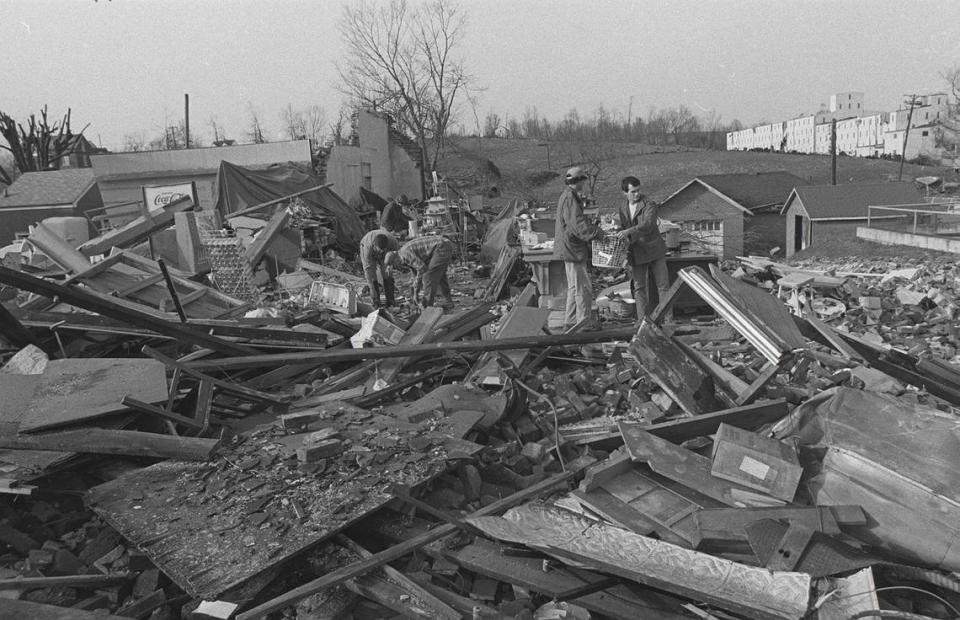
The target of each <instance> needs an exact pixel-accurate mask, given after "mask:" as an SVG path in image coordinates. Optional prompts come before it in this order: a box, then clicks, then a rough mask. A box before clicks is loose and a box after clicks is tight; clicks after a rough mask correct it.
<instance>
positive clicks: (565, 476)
mask: <svg viewBox="0 0 960 620" xmlns="http://www.w3.org/2000/svg"><path fill="white" fill-rule="evenodd" d="M572 477H573V474H572V473H569V472H565V473H560V474H555V475H553V476H551V477H549V478H547V479H545V480H542V481H540V482H538V483H536V484H533V485H531V486H529V487H527V488H526V489H523V490H522V491H517V492H516V493H514V494H513V495H510V496H508V497H505V498H503V499H501V500H498V501H496V502H494V503H492V504H489V505H487V506H484V507H483V508H481V509H480V510H478V511H476V512H475V513H473V516H485V515H493V514H497V513H499V512H502V511H503V510H506V509H507V508H509V507H510V506H514V505H516V504H518V503H520V502H524V501H527V500H528V499H532V498H535V497H537V496H539V495H540V494H541V493H544V492H546V491H549V490H551V489H553V488H555V487H557V486H559V485H561V484H564V483H566V482H567V481H568V480H570V478H572ZM457 529H458V528H457V526H455V525H451V524H449V523H445V524H442V525H438V526H437V527H435V528H433V529H432V530H430V531H428V532H426V533H424V534H422V535H420V536H417V537H415V538H412V539H410V540H407V541H405V542H403V543H400V544H398V545H394V546H392V547H389V548H387V549H384V550H383V551H380V552H379V553H375V554H373V555H372V556H370V557H368V558H364V559H362V560H360V561H359V562H355V563H353V564H351V565H349V566H345V567H343V568H341V569H338V570H336V571H334V572H332V573H328V574H326V575H324V576H323V577H320V578H318V579H314V580H313V581H311V582H309V583H306V584H304V585H302V586H299V587H297V588H294V589H293V590H290V591H289V592H286V593H284V594H281V595H280V596H278V597H276V598H273V599H271V600H269V601H266V602H265V603H262V604H260V605H258V606H257V607H254V608H253V609H250V610H248V611H246V612H244V613H242V614H240V615H239V616H237V618H236V620H254V619H255V618H262V617H264V616H266V615H267V614H269V613H272V612H274V611H278V610H280V609H283V608H284V607H287V606H289V605H293V604H295V603H297V602H298V601H301V600H303V599H304V598H306V597H308V596H310V595H311V594H314V593H316V592H320V591H321V590H325V589H326V588H330V587H333V586H335V585H339V584H341V583H343V582H345V581H346V580H348V579H352V578H354V577H356V576H358V575H363V574H365V573H367V572H368V571H370V570H373V569H374V568H377V567H379V566H383V565H384V564H386V563H387V562H392V561H393V560H396V559H398V558H401V557H403V556H405V555H407V554H408V553H411V552H413V551H415V550H417V549H419V548H420V547H423V546H424V545H427V544H429V543H431V542H433V541H435V540H439V539H441V538H443V537H445V536H448V535H450V534H453V533H454V532H456V531H457Z"/></svg>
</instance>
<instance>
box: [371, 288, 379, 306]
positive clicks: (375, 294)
mask: <svg viewBox="0 0 960 620" xmlns="http://www.w3.org/2000/svg"><path fill="white" fill-rule="evenodd" d="M370 301H371V303H373V307H374V308H379V307H380V284H379V283H378V282H371V283H370Z"/></svg>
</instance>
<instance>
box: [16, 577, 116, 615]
mask: <svg viewBox="0 0 960 620" xmlns="http://www.w3.org/2000/svg"><path fill="white" fill-rule="evenodd" d="M134 577H135V575H134V574H131V573H120V574H116V575H97V574H91V575H61V576H53V577H13V578H11V579H0V590H9V589H17V590H31V589H35V588H53V587H58V586H71V587H76V588H84V589H89V590H92V589H94V588H105V587H108V586H115V585H118V584H121V583H126V582H128V581H130V580H132V579H133V578H134ZM2 606H3V605H2V604H0V607H2Z"/></svg>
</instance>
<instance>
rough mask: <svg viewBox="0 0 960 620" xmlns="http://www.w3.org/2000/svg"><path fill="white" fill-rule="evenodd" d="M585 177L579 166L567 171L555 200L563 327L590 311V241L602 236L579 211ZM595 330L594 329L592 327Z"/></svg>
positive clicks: (591, 297)
mask: <svg viewBox="0 0 960 620" xmlns="http://www.w3.org/2000/svg"><path fill="white" fill-rule="evenodd" d="M586 180H587V175H586V173H585V172H584V171H583V169H582V168H580V167H579V166H574V167H573V168H570V169H569V170H567V174H566V176H565V177H564V182H565V183H566V185H567V187H566V188H565V189H564V190H563V193H562V194H560V199H559V200H558V201H557V227H556V231H555V234H554V240H553V250H554V253H555V254H556V255H557V256H558V257H560V258H561V259H563V264H564V271H565V272H566V276H567V301H566V305H565V306H564V317H563V321H564V327H565V328H570V327H572V326H573V325H575V324H577V323H579V322H581V321H583V320H584V319H586V318H588V317H590V312H591V310H592V309H593V285H592V284H591V283H590V272H589V269H588V265H589V264H590V257H591V252H590V241H591V240H593V239H596V238H598V237H600V236H602V235H603V231H602V230H601V229H600V227H599V226H597V225H596V224H595V223H593V222H591V221H590V220H589V219H588V218H587V216H586V215H585V214H584V212H583V198H582V197H581V192H583V182H584V181H586ZM593 327H596V326H593Z"/></svg>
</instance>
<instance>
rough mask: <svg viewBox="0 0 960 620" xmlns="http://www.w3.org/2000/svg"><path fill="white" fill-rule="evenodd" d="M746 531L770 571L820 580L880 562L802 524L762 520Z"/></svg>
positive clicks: (752, 546)
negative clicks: (804, 575)
mask: <svg viewBox="0 0 960 620" xmlns="http://www.w3.org/2000/svg"><path fill="white" fill-rule="evenodd" d="M746 530H747V540H748V541H749V542H750V547H751V548H752V549H753V550H754V553H755V554H756V556H757V559H759V560H760V563H761V564H762V565H763V566H766V567H767V568H769V569H771V570H796V571H800V572H803V573H806V574H808V575H810V576H811V577H814V578H820V577H826V576H828V575H836V574H839V573H846V572H850V571H854V570H859V569H861V568H864V567H866V566H870V565H871V564H876V563H877V562H879V561H880V558H878V557H874V556H871V555H869V554H867V553H864V552H863V551H860V550H859V549H857V548H856V547H852V546H850V545H848V544H846V543H844V542H841V541H839V540H837V539H835V538H832V537H830V536H827V535H826V534H823V533H820V532H814V531H813V530H811V529H810V528H808V527H807V526H805V525H803V524H800V523H790V524H786V523H781V522H780V521H773V520H771V519H763V520H760V521H756V522H754V523H751V524H749V525H748V526H747V527H746ZM777 567H789V568H788V569H784V568H777Z"/></svg>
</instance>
